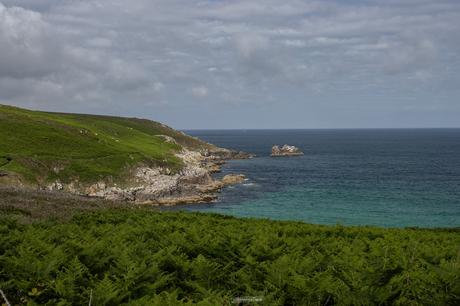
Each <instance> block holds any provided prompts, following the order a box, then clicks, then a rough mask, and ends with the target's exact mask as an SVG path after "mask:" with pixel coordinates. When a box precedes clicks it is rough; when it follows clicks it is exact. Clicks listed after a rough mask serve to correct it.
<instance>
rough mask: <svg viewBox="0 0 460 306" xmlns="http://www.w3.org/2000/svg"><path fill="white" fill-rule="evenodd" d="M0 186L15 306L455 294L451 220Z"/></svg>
mask: <svg viewBox="0 0 460 306" xmlns="http://www.w3.org/2000/svg"><path fill="white" fill-rule="evenodd" d="M0 191H1V190H0ZM0 194H1V192H0ZM1 195H2V196H3V197H2V198H3V199H4V200H3V201H2V200H0V204H1V203H2V202H3V204H4V205H0V210H1V214H0V215H1V217H0V288H1V289H3V290H4V291H5V293H6V295H7V297H8V298H9V299H10V301H11V302H12V303H13V304H15V305H16V304H19V305H22V304H29V305H43V304H47V305H84V304H88V301H89V299H90V296H91V297H92V303H93V305H162V306H163V305H195V304H198V305H232V304H234V303H233V301H234V299H235V298H237V297H245V296H251V297H260V298H261V299H262V302H260V303H258V302H254V303H250V304H245V305H458V304H459V302H460V229H409V228H408V229H381V228H374V227H343V226H320V225H310V224H305V223H301V222H285V221H270V220H257V219H238V218H234V217H229V216H222V215H215V214H201V213H184V212H161V211H158V210H154V209H153V210H152V209H142V208H140V209H139V208H135V207H134V206H125V207H124V208H123V207H122V206H116V205H119V204H116V203H113V205H115V206H110V205H112V204H110V203H107V202H104V203H102V202H97V201H91V202H85V201H83V200H82V199H78V198H75V197H72V198H58V197H57V196H52V195H51V194H47V193H34V194H31V195H28V196H24V195H23V196H22V197H21V194H20V193H16V192H15V191H11V190H10V191H3V194H1ZM88 201H89V200H88ZM36 206H38V207H39V208H38V209H37V207H36ZM108 206H110V208H107V207H108ZM54 207H63V209H64V210H65V211H67V213H66V214H59V213H57V214H56V213H55V212H54V210H55V209H54ZM88 207H91V208H88ZM134 208H135V209H134ZM39 210H41V211H45V213H39ZM82 212H85V213H82ZM50 217H52V218H51V219H50Z"/></svg>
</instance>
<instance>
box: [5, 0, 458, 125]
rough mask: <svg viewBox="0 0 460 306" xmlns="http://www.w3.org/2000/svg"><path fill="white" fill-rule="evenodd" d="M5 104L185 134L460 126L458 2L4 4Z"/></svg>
mask: <svg viewBox="0 0 460 306" xmlns="http://www.w3.org/2000/svg"><path fill="white" fill-rule="evenodd" d="M0 104H10V105H16V106H19V107H26V108H32V109H38V110H47V111H60V112H78V113H93V114H110V115H120V116H128V117H142V118H148V119H153V120H156V121H161V122H163V123H166V124H168V125H171V126H173V127H175V128H178V129H254V128H256V129H257V128H260V129H264V128H388V127H392V128H396V127H409V128H411V127H460V1H459V0H340V1H339V0H323V1H307V0H305V1H301V0H283V1H280V0H277V1H275V0H233V1H230V0H130V1H126V0H0Z"/></svg>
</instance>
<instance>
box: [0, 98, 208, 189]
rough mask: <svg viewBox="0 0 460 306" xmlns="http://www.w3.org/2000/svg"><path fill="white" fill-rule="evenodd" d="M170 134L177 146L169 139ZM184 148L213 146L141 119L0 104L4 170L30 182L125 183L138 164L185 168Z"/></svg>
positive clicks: (0, 157)
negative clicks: (183, 166)
mask: <svg viewBox="0 0 460 306" xmlns="http://www.w3.org/2000/svg"><path fill="white" fill-rule="evenodd" d="M159 135H167V136H171V137H173V138H174V139H175V140H176V141H177V144H175V143H170V142H168V141H166V139H165V137H162V136H159ZM181 146H184V147H187V148H190V149H200V148H209V147H210V145H209V144H207V143H204V142H202V141H200V140H198V139H196V138H193V137H190V136H187V135H185V134H183V133H181V132H178V131H176V130H174V129H172V128H169V127H167V126H165V125H163V124H161V123H158V122H153V121H150V120H145V119H137V118H121V117H110V116H97V115H82V114H64V113H47V112H38V111H30V110H25V109H21V108H16V107H11V106H4V105H0V173H2V174H3V176H4V175H5V174H17V175H19V176H20V179H21V180H22V181H25V182H29V183H39V184H42V183H46V182H51V181H55V180H60V181H61V182H63V183H68V182H70V181H73V180H78V181H79V182H83V183H89V182H94V181H97V180H100V179H108V180H113V181H114V182H117V181H123V179H124V177H125V176H126V175H127V174H128V173H129V170H130V169H131V168H132V167H133V166H135V165H141V164H143V165H149V166H167V167H170V168H171V169H172V170H173V171H177V170H178V169H180V168H181V166H182V164H181V161H180V160H179V159H178V158H177V157H176V156H174V153H175V152H177V151H178V150H180V148H181Z"/></svg>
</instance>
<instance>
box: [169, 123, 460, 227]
mask: <svg viewBox="0 0 460 306" xmlns="http://www.w3.org/2000/svg"><path fill="white" fill-rule="evenodd" d="M185 132H186V133H188V134H189V135H192V136H196V137H199V138H201V139H203V140H205V141H207V142H210V143H213V144H215V145H217V146H221V147H225V148H229V149H234V150H241V151H245V152H249V153H254V154H256V155H257V157H255V158H253V159H247V160H232V161H229V162H228V163H226V164H225V165H224V166H223V168H222V173H220V174H217V175H218V176H223V175H226V174H229V173H235V174H240V173H242V174H244V175H245V176H246V178H247V179H246V181H244V182H243V183H242V184H239V185H235V186H230V187H227V188H225V189H224V190H223V191H222V192H221V193H220V195H219V199H218V200H217V201H216V202H213V203H208V204H190V205H180V206H176V207H174V208H172V209H173V210H186V211H199V212H213V213H219V214H226V215H232V216H237V217H251V218H268V219H275V220H296V221H304V222H306V223H313V224H329V225H331V224H333V225H335V224H340V225H371V226H383V227H429V228H432V227H459V226H460V129H340V130H339V129H337V130H333V129H325V130H193V131H185ZM275 144H277V145H284V144H289V145H295V146H297V147H299V148H300V149H301V150H302V151H303V152H304V153H305V155H303V156H296V157H277V158H273V157H270V153H271V147H272V146H273V145H275Z"/></svg>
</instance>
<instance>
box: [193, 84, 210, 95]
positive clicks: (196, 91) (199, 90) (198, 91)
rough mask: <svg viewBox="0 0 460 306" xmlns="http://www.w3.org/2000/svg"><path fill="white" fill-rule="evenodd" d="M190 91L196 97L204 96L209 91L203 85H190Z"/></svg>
mask: <svg viewBox="0 0 460 306" xmlns="http://www.w3.org/2000/svg"><path fill="white" fill-rule="evenodd" d="M191 91H192V94H193V95H194V96H196V97H206V96H207V95H208V93H209V91H208V88H207V87H205V86H197V87H192V90H191Z"/></svg>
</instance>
